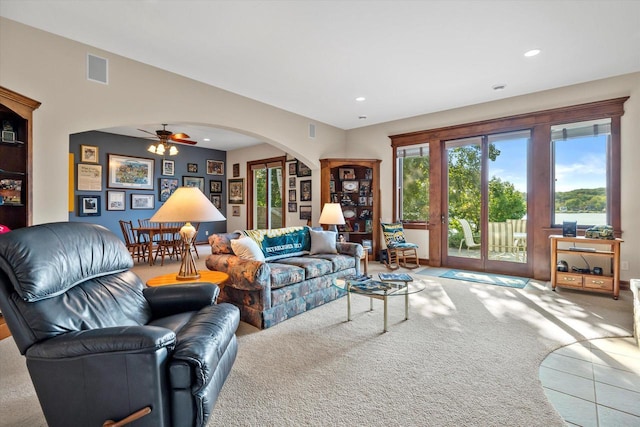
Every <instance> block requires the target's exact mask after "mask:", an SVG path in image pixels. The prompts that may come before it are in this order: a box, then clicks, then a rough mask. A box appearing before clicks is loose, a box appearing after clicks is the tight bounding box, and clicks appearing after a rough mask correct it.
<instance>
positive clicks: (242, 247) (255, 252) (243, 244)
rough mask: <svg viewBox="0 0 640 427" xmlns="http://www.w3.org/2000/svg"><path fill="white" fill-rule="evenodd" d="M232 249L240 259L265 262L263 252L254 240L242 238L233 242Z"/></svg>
mask: <svg viewBox="0 0 640 427" xmlns="http://www.w3.org/2000/svg"><path fill="white" fill-rule="evenodd" d="M231 249H233V253H234V254H236V255H237V256H239V257H240V258H244V259H251V260H254V261H264V254H263V253H262V250H261V249H260V247H259V246H258V244H257V243H256V242H255V241H254V240H253V239H249V238H248V237H243V236H240V237H239V238H238V239H233V240H231Z"/></svg>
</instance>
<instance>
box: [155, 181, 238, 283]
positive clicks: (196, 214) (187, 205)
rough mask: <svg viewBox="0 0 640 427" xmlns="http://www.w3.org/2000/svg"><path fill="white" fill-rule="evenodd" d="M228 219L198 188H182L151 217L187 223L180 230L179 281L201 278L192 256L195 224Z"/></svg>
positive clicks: (157, 220) (159, 220) (177, 277)
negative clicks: (180, 262) (180, 256)
mask: <svg viewBox="0 0 640 427" xmlns="http://www.w3.org/2000/svg"><path fill="white" fill-rule="evenodd" d="M224 220H226V218H225V217H224V215H222V214H221V213H220V211H219V210H218V209H216V207H215V206H213V204H212V203H211V201H210V200H209V199H208V198H207V196H205V195H204V194H203V193H202V191H200V189H199V188H197V187H180V188H178V189H177V190H176V191H175V192H174V193H173V194H172V195H171V197H169V199H167V201H166V202H165V203H164V205H162V207H161V208H160V209H158V211H157V212H156V213H155V214H154V215H153V216H152V217H151V221H153V222H185V224H184V225H183V226H182V228H181V229H180V237H182V241H183V242H184V252H185V253H184V255H183V256H182V265H180V271H179V272H178V275H177V276H176V279H177V280H193V279H198V278H200V273H198V269H197V268H196V263H195V261H194V259H193V255H192V254H191V245H192V244H193V242H194V240H195V238H196V229H195V227H194V226H193V225H191V221H193V222H210V221H224Z"/></svg>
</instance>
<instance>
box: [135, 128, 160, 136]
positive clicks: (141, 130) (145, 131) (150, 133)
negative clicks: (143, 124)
mask: <svg viewBox="0 0 640 427" xmlns="http://www.w3.org/2000/svg"><path fill="white" fill-rule="evenodd" d="M138 130H139V131H140V132H144V133H148V134H149V135H153V136H155V137H157V136H156V134H155V133H153V132H149V131H148V130H144V129H138Z"/></svg>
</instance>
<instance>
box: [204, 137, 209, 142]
mask: <svg viewBox="0 0 640 427" xmlns="http://www.w3.org/2000/svg"><path fill="white" fill-rule="evenodd" d="M203 141H204V142H209V141H211V139H210V138H205V139H203Z"/></svg>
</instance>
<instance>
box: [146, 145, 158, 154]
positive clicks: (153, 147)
mask: <svg viewBox="0 0 640 427" xmlns="http://www.w3.org/2000/svg"><path fill="white" fill-rule="evenodd" d="M147 151H148V152H150V153H153V154H155V153H156V146H155V145H153V144H151V145H150V146H149V148H147Z"/></svg>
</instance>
